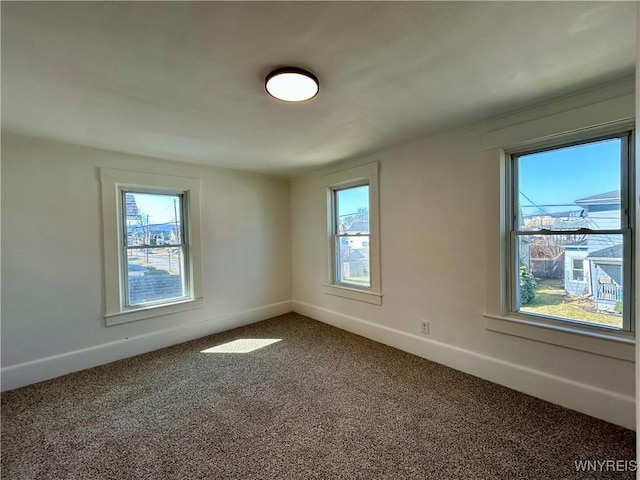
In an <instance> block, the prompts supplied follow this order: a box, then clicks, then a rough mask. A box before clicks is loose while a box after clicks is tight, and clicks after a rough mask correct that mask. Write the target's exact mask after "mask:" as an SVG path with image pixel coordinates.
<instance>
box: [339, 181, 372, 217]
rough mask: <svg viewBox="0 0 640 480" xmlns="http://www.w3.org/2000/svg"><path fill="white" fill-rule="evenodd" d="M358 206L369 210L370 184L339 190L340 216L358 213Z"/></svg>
mask: <svg viewBox="0 0 640 480" xmlns="http://www.w3.org/2000/svg"><path fill="white" fill-rule="evenodd" d="M358 208H366V209H367V212H368V211H369V186H368V185H363V186H362V187H356V188H349V189H346V190H339V191H338V216H340V217H342V216H343V215H348V214H351V213H358Z"/></svg>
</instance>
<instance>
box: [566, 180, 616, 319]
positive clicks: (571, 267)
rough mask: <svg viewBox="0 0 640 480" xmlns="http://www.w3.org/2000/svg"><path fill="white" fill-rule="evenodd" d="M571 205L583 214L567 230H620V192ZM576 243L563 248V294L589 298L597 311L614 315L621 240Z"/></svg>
mask: <svg viewBox="0 0 640 480" xmlns="http://www.w3.org/2000/svg"><path fill="white" fill-rule="evenodd" d="M575 203H576V204H577V205H580V206H581V207H582V208H583V214H582V215H581V218H580V219H576V220H575V221H574V222H576V223H575V224H573V225H571V228H576V227H577V228H580V227H584V228H590V229H594V230H595V229H599V230H603V229H617V228H620V208H621V207H620V190H613V191H611V192H605V193H601V194H598V195H593V196H590V197H586V198H581V199H579V200H576V202H575ZM567 226H568V225H567ZM578 240H579V241H578V242H576V243H573V244H567V245H565V252H566V253H565V276H564V278H565V280H564V281H565V290H566V292H567V294H568V295H576V296H592V297H593V300H594V301H595V303H596V309H597V310H599V311H606V312H615V311H616V310H617V304H618V305H619V303H618V302H621V301H622V284H623V275H622V238H621V236H620V235H584V239H578ZM618 311H619V310H618Z"/></svg>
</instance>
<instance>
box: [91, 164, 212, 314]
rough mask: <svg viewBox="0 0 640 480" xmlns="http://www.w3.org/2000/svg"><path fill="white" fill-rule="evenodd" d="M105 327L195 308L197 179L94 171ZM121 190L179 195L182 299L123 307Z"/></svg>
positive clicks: (198, 303) (198, 287)
mask: <svg viewBox="0 0 640 480" xmlns="http://www.w3.org/2000/svg"><path fill="white" fill-rule="evenodd" d="M100 183H101V188H102V226H103V239H104V246H103V255H104V282H105V314H104V317H105V322H106V325H107V326H112V325H119V324H122V323H126V322H133V321H136V320H143V319H146V318H152V317H158V316H161V315H170V314H174V313H179V312H182V311H186V310H192V309H195V308H201V307H202V306H203V299H202V281H201V277H202V272H201V249H200V180H199V179H196V178H187V177H177V176H171V175H162V174H156V173H145V172H133V171H128V170H117V169H111V168H101V169H100ZM124 192H136V193H137V192H140V193H157V194H174V195H182V215H183V216H182V222H183V227H182V228H183V232H184V235H185V238H184V240H183V242H184V245H185V247H184V252H185V255H184V257H185V258H184V267H185V271H184V276H185V279H184V281H185V296H184V297H182V298H178V299H175V298H174V299H168V300H167V301H159V302H153V303H148V304H142V305H132V306H129V305H127V298H126V297H127V281H128V278H127V261H126V255H127V251H126V248H125V242H124V241H123V239H124V238H125V235H126V231H125V221H124V219H125V214H124V209H125V206H124V205H123V203H124V200H123V198H124V196H123V193H124Z"/></svg>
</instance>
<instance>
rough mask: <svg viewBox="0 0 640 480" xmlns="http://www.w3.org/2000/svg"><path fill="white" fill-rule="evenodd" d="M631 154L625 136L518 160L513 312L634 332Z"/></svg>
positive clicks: (558, 149)
mask: <svg viewBox="0 0 640 480" xmlns="http://www.w3.org/2000/svg"><path fill="white" fill-rule="evenodd" d="M627 146H628V137H626V136H621V137H617V138H613V139H606V140H601V141H595V142H590V143H584V144H580V145H576V146H570V147H561V148H553V149H548V150H546V151H543V152H534V153H529V154H522V155H515V156H513V157H512V158H513V162H514V164H513V169H514V172H515V175H514V195H513V212H514V214H513V224H514V226H513V228H512V242H511V245H512V259H513V263H512V267H511V268H513V269H514V271H515V274H514V275H512V278H513V279H514V280H515V282H513V283H512V287H511V288H512V298H513V301H512V303H513V306H512V309H513V310H514V311H516V312H519V313H525V314H528V315H537V316H542V317H547V318H551V319H553V320H560V321H570V322H581V323H584V324H587V325H591V326H601V327H607V328H615V329H623V328H626V329H629V328H630V327H629V321H628V315H626V316H625V312H624V304H625V301H624V300H625V298H624V297H625V292H627V290H626V289H625V280H624V277H625V275H624V272H625V269H626V268H627V266H628V262H629V254H628V253H625V252H626V251H627V249H630V245H628V243H629V241H628V239H629V238H630V237H629V231H628V230H626V229H625V228H623V226H625V227H626V225H627V216H626V212H625V211H624V208H623V205H624V204H625V203H624V202H623V198H622V189H621V186H622V184H623V181H625V180H626V178H627V175H626V174H625V162H624V158H625V151H624V149H625V148H627ZM625 247H627V248H625ZM625 318H626V319H627V320H626V321H625Z"/></svg>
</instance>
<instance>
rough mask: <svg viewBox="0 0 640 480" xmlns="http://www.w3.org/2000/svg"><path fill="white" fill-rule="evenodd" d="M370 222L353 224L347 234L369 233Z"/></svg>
mask: <svg viewBox="0 0 640 480" xmlns="http://www.w3.org/2000/svg"><path fill="white" fill-rule="evenodd" d="M368 231H369V222H353V223H352V224H351V225H349V228H348V229H347V232H368Z"/></svg>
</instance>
